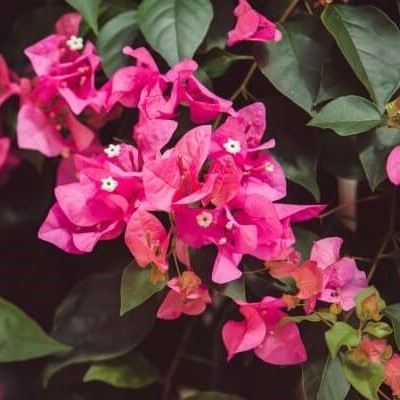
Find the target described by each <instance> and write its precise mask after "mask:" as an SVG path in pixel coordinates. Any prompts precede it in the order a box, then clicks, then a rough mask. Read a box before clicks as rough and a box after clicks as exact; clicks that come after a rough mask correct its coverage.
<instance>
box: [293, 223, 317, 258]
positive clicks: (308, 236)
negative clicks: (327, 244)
mask: <svg viewBox="0 0 400 400" xmlns="http://www.w3.org/2000/svg"><path fill="white" fill-rule="evenodd" d="M293 233H294V236H295V237H296V246H295V247H296V250H298V251H300V253H301V261H302V262H305V261H307V260H309V259H310V252H311V248H312V246H313V244H314V242H316V241H317V240H319V239H321V238H320V237H319V236H318V235H317V234H315V233H314V232H311V231H308V230H306V229H303V228H299V227H297V226H294V227H293Z"/></svg>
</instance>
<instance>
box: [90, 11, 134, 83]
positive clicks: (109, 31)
mask: <svg viewBox="0 0 400 400" xmlns="http://www.w3.org/2000/svg"><path fill="white" fill-rule="evenodd" d="M136 34H137V20H136V11H134V10H133V11H126V12H124V13H121V14H118V15H117V16H116V17H114V18H113V19H111V20H110V21H108V22H107V23H106V24H105V25H104V26H103V27H102V28H101V30H100V33H99V36H98V38H97V51H98V52H99V55H100V58H101V63H102V66H103V69H104V72H105V73H106V75H107V76H111V75H112V74H113V73H114V72H115V71H116V70H117V69H118V68H120V67H122V66H123V65H125V64H126V61H127V57H126V56H125V55H124V54H122V48H123V47H124V46H127V45H130V44H132V42H133V41H134V39H135V37H136Z"/></svg>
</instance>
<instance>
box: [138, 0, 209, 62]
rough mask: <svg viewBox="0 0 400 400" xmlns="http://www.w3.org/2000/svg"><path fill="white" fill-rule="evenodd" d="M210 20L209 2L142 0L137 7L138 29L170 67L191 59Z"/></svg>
mask: <svg viewBox="0 0 400 400" xmlns="http://www.w3.org/2000/svg"><path fill="white" fill-rule="evenodd" d="M212 17H213V8H212V5H211V2H210V0H196V1H187V0H163V1H159V0H144V1H143V2H142V3H141V4H140V6H139V8H138V22H139V27H140V30H141V31H142V33H143V35H144V37H145V38H146V40H147V42H148V43H149V44H150V46H151V47H153V49H154V50H156V51H157V52H158V53H160V54H161V55H162V56H163V57H164V59H165V60H166V61H167V62H168V64H169V65H170V66H173V65H174V64H176V63H178V62H179V61H181V60H183V59H184V58H192V57H193V55H194V53H195V52H196V50H197V48H198V47H199V45H200V44H201V42H202V41H203V39H204V37H205V35H206V33H207V31H208V28H209V26H210V23H211V20H212Z"/></svg>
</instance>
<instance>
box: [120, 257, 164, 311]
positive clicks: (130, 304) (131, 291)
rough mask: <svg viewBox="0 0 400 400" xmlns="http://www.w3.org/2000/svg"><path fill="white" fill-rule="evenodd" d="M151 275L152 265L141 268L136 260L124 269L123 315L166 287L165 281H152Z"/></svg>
mask: <svg viewBox="0 0 400 400" xmlns="http://www.w3.org/2000/svg"><path fill="white" fill-rule="evenodd" d="M150 275H151V268H150V266H149V267H147V268H140V267H139V266H138V265H137V264H136V263H135V262H134V261H133V262H131V263H130V264H129V265H128V266H127V267H126V268H125V269H124V272H123V273H122V280H121V308H120V314H121V315H124V314H125V313H127V312H128V311H130V310H133V309H134V308H136V307H137V306H139V305H140V304H142V303H144V302H145V301H146V300H148V299H149V298H150V297H151V296H153V295H154V294H156V293H157V292H159V291H160V290H162V289H164V287H165V282H157V283H152V282H151V281H150Z"/></svg>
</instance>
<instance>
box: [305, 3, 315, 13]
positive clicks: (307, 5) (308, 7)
mask: <svg viewBox="0 0 400 400" xmlns="http://www.w3.org/2000/svg"><path fill="white" fill-rule="evenodd" d="M304 6H305V7H306V9H307V11H308V13H309V14H310V15H313V14H314V13H313V11H312V9H311V7H310V5H309V4H308V1H307V0H304Z"/></svg>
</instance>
